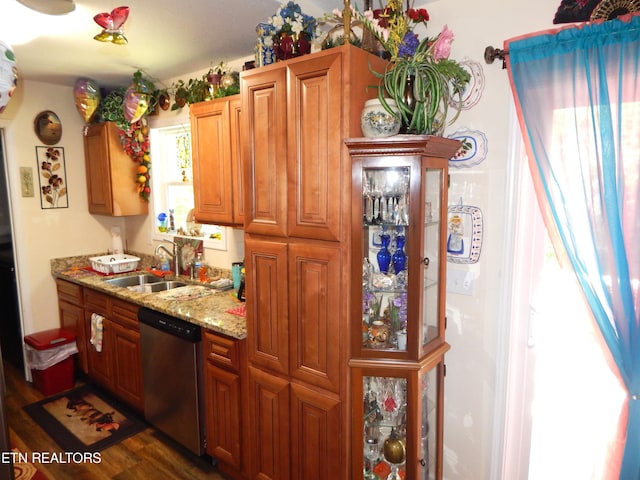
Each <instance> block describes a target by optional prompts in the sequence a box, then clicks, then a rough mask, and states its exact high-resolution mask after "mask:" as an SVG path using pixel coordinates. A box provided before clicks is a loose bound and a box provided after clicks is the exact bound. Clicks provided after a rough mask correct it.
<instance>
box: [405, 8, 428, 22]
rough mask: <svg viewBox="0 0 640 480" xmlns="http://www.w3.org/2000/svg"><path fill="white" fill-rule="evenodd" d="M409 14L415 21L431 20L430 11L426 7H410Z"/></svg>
mask: <svg viewBox="0 0 640 480" xmlns="http://www.w3.org/2000/svg"><path fill="white" fill-rule="evenodd" d="M407 16H408V17H409V18H410V19H411V20H413V21H414V22H415V23H422V22H428V21H429V12H427V9H426V8H417V9H416V8H410V9H409V10H407Z"/></svg>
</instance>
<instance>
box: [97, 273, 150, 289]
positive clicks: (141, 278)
mask: <svg viewBox="0 0 640 480" xmlns="http://www.w3.org/2000/svg"><path fill="white" fill-rule="evenodd" d="M160 280H161V279H160V277H156V276H155V275H147V274H137V275H128V276H126V277H118V278H109V279H107V280H105V282H106V283H109V284H111V285H115V286H116V287H133V286H135V285H144V284H147V283H156V282H159V281H160Z"/></svg>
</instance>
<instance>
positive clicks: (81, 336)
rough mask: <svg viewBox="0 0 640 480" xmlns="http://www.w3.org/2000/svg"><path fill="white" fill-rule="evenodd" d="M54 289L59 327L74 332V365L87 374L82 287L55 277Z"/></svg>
mask: <svg viewBox="0 0 640 480" xmlns="http://www.w3.org/2000/svg"><path fill="white" fill-rule="evenodd" d="M56 289H57V291H58V312H59V315H60V327H62V328H66V329H69V330H71V331H73V332H75V334H76V344H77V347H78V355H77V357H76V358H77V359H76V367H77V368H78V369H79V370H80V371H81V372H82V373H84V374H87V373H89V366H88V364H87V335H86V331H85V323H84V298H83V296H82V287H81V286H80V285H76V284H75V283H71V282H67V281H65V280H60V279H56Z"/></svg>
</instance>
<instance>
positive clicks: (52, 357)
mask: <svg viewBox="0 0 640 480" xmlns="http://www.w3.org/2000/svg"><path fill="white" fill-rule="evenodd" d="M75 340H76V334H75V333H74V332H73V331H71V330H67V329H64V328H53V329H51V330H45V331H42V332H38V333H33V334H31V335H27V336H25V337H24V342H25V343H26V344H27V347H26V353H27V363H28V364H29V366H30V367H31V376H32V378H33V384H34V386H35V387H36V388H37V389H38V390H39V391H40V392H41V393H42V394H44V395H45V396H49V395H54V394H56V393H59V392H62V391H64V390H69V389H71V388H73V385H74V383H75V378H74V374H73V355H74V354H75V353H77V352H78V348H77V346H76V343H75Z"/></svg>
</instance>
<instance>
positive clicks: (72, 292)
mask: <svg viewBox="0 0 640 480" xmlns="http://www.w3.org/2000/svg"><path fill="white" fill-rule="evenodd" d="M56 287H57V289H58V299H60V300H64V301H66V302H69V303H71V304H73V305H77V306H79V307H81V306H82V305H83V303H84V302H83V299H82V287H81V286H80V285H76V284H75V283H71V282H67V281H65V280H60V279H56Z"/></svg>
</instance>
